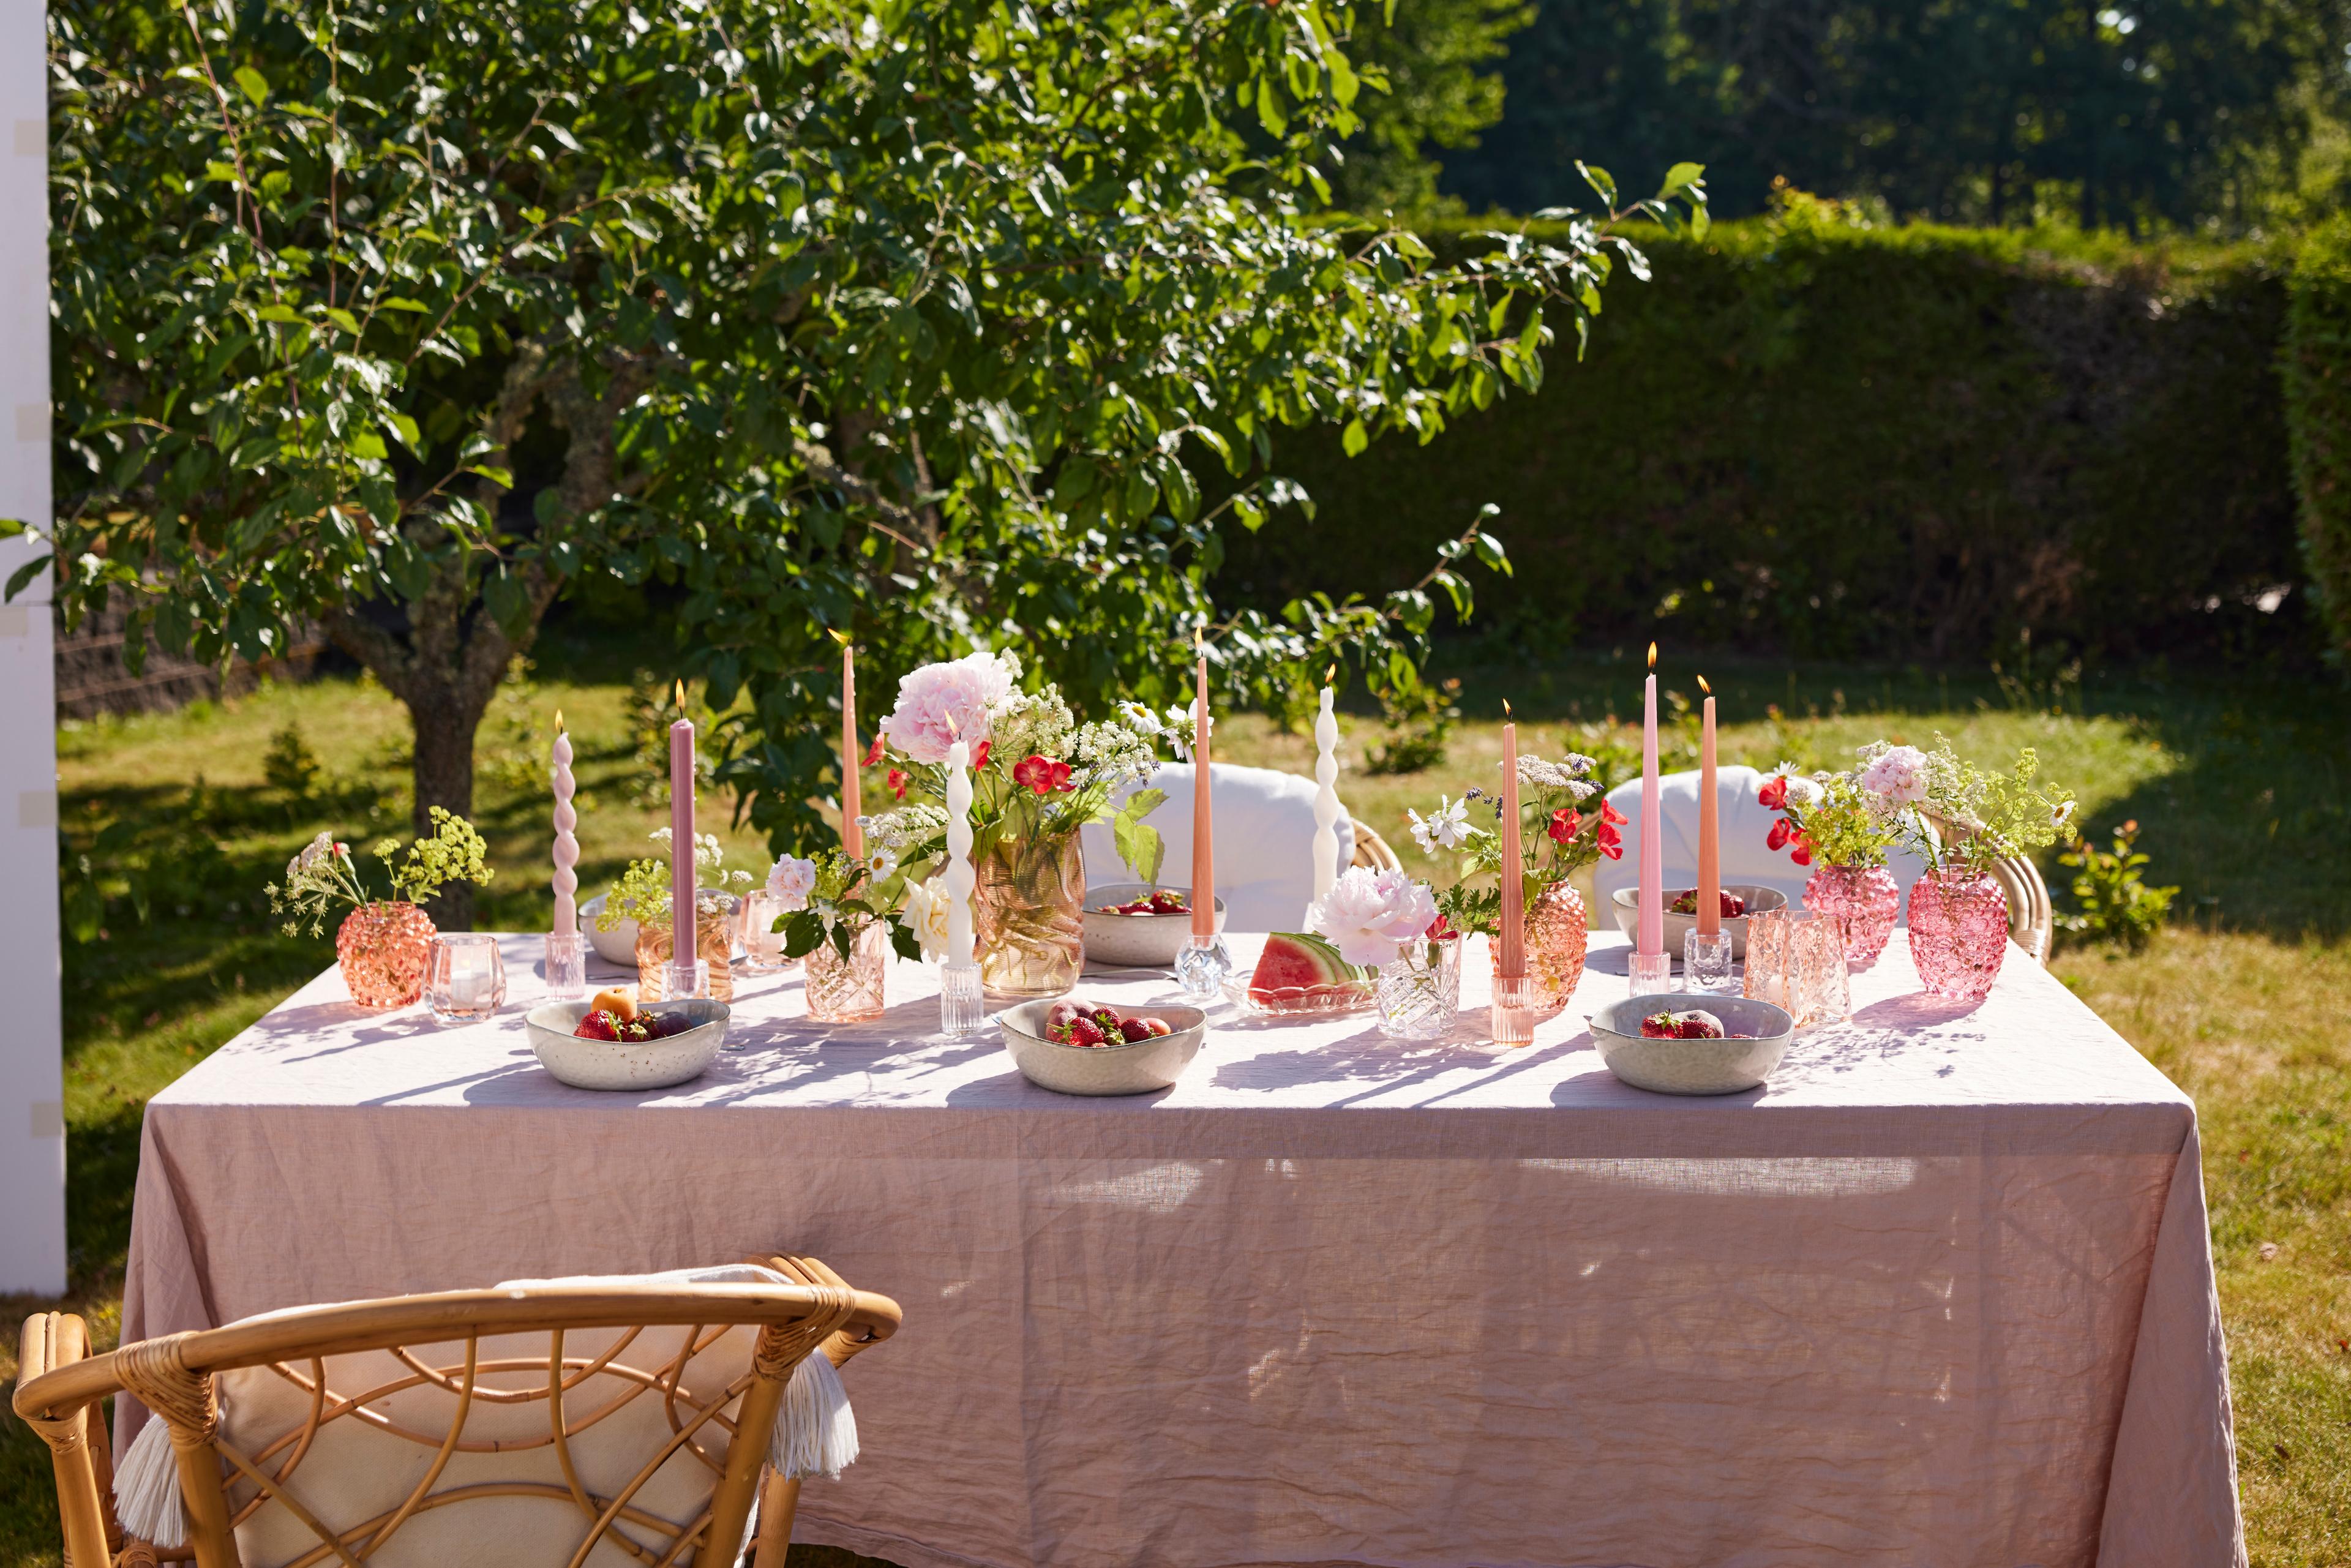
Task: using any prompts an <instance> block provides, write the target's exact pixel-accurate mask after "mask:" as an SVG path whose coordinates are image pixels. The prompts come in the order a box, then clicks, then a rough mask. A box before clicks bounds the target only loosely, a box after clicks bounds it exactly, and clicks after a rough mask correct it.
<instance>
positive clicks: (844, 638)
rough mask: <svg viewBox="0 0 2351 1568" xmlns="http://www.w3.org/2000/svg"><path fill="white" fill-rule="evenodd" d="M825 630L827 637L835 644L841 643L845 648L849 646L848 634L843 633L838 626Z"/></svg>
mask: <svg viewBox="0 0 2351 1568" xmlns="http://www.w3.org/2000/svg"><path fill="white" fill-rule="evenodd" d="M824 630H825V635H827V636H829V637H831V639H832V640H833V641H834V642H836V643H840V644H841V646H842V647H844V648H846V647H848V646H849V633H848V632H844V631H842V630H841V628H840V627H838V626H828V627H826V628H825V629H824Z"/></svg>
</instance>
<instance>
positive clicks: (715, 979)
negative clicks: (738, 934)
mask: <svg viewBox="0 0 2351 1568" xmlns="http://www.w3.org/2000/svg"><path fill="white" fill-rule="evenodd" d="M737 902H738V901H737V899H736V897H735V895H734V894H731V893H720V894H710V893H705V894H702V896H701V897H699V898H697V899H695V904H694V925H695V931H694V956H695V957H697V958H699V959H702V960H703V961H704V962H705V963H707V964H708V965H709V966H710V998H711V1000H713V1001H719V1002H731V1001H733V1000H734V999H735V969H734V966H733V964H732V963H731V962H730V959H731V958H732V956H733V955H734V952H735V926H736V924H737ZM672 946H673V944H672V943H671V941H670V929H669V923H668V922H667V921H663V922H662V923H660V924H659V925H653V924H651V923H649V922H646V921H639V922H638V923H637V1000H638V1001H640V1002H657V1001H660V1000H662V999H663V998H664V997H666V996H667V995H668V994H669V980H668V973H667V971H668V967H669V960H670V952H671V948H672Z"/></svg>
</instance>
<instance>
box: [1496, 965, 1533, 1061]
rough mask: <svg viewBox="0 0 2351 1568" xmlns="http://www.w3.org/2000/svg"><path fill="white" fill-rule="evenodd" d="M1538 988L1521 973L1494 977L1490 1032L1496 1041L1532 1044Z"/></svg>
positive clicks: (1505, 1043)
mask: <svg viewBox="0 0 2351 1568" xmlns="http://www.w3.org/2000/svg"><path fill="white" fill-rule="evenodd" d="M1540 1004H1541V988H1540V987H1539V986H1538V985H1537V983H1536V982H1535V981H1534V980H1532V979H1531V978H1530V977H1527V976H1525V975H1497V976H1495V977H1494V1005H1493V1012H1492V1034H1493V1037H1494V1043H1495V1044H1496V1045H1532V1044H1533V1043H1534V1040H1535V1019H1536V1017H1537V1016H1538V1015H1539V1014H1540V1013H1541V1010H1542V1009H1541V1005H1540Z"/></svg>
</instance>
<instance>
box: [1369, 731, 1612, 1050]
mask: <svg viewBox="0 0 2351 1568" xmlns="http://www.w3.org/2000/svg"><path fill="white" fill-rule="evenodd" d="M1594 766H1595V764H1594V763H1593V759H1592V758H1589V757H1583V756H1579V755H1577V754H1576V753H1574V752H1570V753H1568V754H1567V755H1566V756H1565V757H1563V758H1561V759H1560V760H1559V761H1557V762H1549V761H1545V760H1544V759H1543V758H1540V757H1536V756H1533V755H1531V754H1529V755H1525V756H1521V757H1520V758H1519V821H1518V822H1517V824H1516V828H1517V831H1518V833H1519V842H1520V863H1521V864H1522V865H1523V866H1524V868H1525V872H1524V875H1525V895H1526V896H1525V909H1526V957H1527V990H1528V994H1529V996H1530V998H1531V1003H1532V1006H1533V1008H1534V1009H1535V1011H1536V1013H1537V1014H1538V1015H1539V1016H1541V1017H1543V1018H1549V1017H1551V1016H1552V1015H1553V1014H1555V1013H1557V1012H1558V1011H1559V1010H1560V1009H1562V1008H1563V1007H1565V1006H1566V1005H1567V1001H1568V998H1570V997H1572V996H1573V995H1574V994H1575V986H1576V981H1577V980H1578V979H1579V978H1580V977H1582V975H1583V955H1584V949H1585V946H1586V945H1587V944H1588V943H1589V941H1590V939H1591V933H1590V921H1589V919H1588V917H1587V916H1586V915H1585V912H1584V907H1583V894H1580V893H1578V892H1577V891H1576V890H1575V887H1574V885H1573V883H1571V882H1570V881H1569V880H1568V879H1569V878H1570V877H1572V876H1573V875H1574V873H1576V872H1578V871H1580V870H1581V869H1583V867H1585V866H1587V865H1590V864H1592V863H1593V862H1594V861H1596V860H1598V859H1600V858H1601V857H1602V856H1606V857H1607V858H1608V859H1610V860H1618V859H1622V858H1623V856H1624V853H1625V843H1624V839H1623V837H1622V835H1621V834H1620V833H1619V832H1618V830H1619V829H1621V828H1622V827H1623V826H1624V825H1625V819H1624V817H1623V816H1622V815H1621V814H1619V813H1618V811H1617V810H1616V809H1615V808H1614V806H1611V805H1610V804H1608V802H1607V801H1606V800H1601V801H1600V802H1599V810H1595V811H1591V812H1586V811H1584V810H1583V807H1584V806H1585V805H1587V804H1589V803H1590V802H1591V801H1592V800H1593V797H1594V796H1596V795H1598V794H1599V792H1600V791H1599V787H1598V786H1597V785H1595V784H1593V782H1592V781H1591V778H1590V775H1591V772H1592V770H1593V767H1594ZM1473 806H1475V807H1479V808H1481V809H1483V810H1485V811H1487V812H1489V813H1490V814H1491V815H1492V817H1493V818H1494V825H1493V826H1492V827H1490V828H1489V827H1485V826H1482V825H1480V824H1479V823H1478V822H1476V821H1472V819H1471V808H1472V807H1473ZM1406 815H1407V816H1408V817H1410V819H1411V821H1412V837H1413V841H1414V842H1415V843H1416V844H1418V845H1419V846H1420V847H1421V849H1422V851H1423V852H1426V853H1428V854H1432V855H1433V854H1438V853H1441V852H1452V853H1457V854H1458V855H1459V856H1460V857H1461V878H1460V880H1459V881H1458V882H1456V883H1453V885H1451V886H1450V887H1447V888H1445V889H1443V890H1441V891H1440V892H1439V893H1438V894H1437V912H1438V914H1439V915H1441V916H1442V917H1443V920H1444V924H1445V925H1446V927H1447V929H1448V930H1451V931H1454V932H1458V933H1459V934H1461V935H1463V936H1468V934H1469V933H1471V932H1473V931H1474V932H1483V933H1485V934H1486V936H1487V938H1488V946H1487V952H1488V956H1489V958H1490V959H1491V960H1492V961H1493V962H1494V963H1496V964H1499V963H1500V961H1501V951H1500V944H1499V942H1496V941H1494V940H1493V938H1494V937H1496V936H1499V933H1500V931H1501V925H1502V893H1501V886H1500V882H1499V878H1500V875H1501V870H1502V858H1503V845H1504V840H1503V838H1502V831H1503V824H1502V821H1501V816H1502V801H1501V797H1500V796H1499V794H1496V793H1489V792H1488V791H1485V790H1481V789H1471V790H1470V791H1469V792H1468V794H1467V795H1465V796H1463V797H1462V799H1460V800H1444V799H1442V798H1440V799H1439V800H1438V802H1437V810H1435V811H1433V812H1431V813H1430V814H1429V815H1428V816H1426V817H1423V816H1422V815H1421V814H1420V813H1419V812H1417V811H1408V812H1407V813H1406Z"/></svg>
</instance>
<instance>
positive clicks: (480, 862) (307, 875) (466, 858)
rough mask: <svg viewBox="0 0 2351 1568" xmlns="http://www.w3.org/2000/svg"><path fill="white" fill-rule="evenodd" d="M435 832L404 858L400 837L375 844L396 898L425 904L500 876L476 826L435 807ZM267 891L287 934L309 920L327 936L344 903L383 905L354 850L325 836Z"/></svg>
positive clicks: (432, 815)
mask: <svg viewBox="0 0 2351 1568" xmlns="http://www.w3.org/2000/svg"><path fill="white" fill-rule="evenodd" d="M429 820H430V821H431V822H432V824H433V831H432V832H430V833H427V834H425V835H423V836H422V837H420V838H417V839H415V840H413V841H411V842H410V843H409V845H408V849H407V853H406V854H405V856H403V855H402V852H401V843H400V841H399V840H398V839H396V838H392V839H380V840H378V841H377V842H376V846H375V855H376V858H377V859H378V860H380V861H381V862H383V863H384V870H385V872H386V873H387V876H388V880H389V881H390V883H391V884H392V896H393V897H394V898H397V899H402V900H405V901H407V902H409V903H412V904H422V903H423V902H424V901H425V900H427V899H429V898H431V897H433V896H434V894H438V893H439V892H441V891H442V889H444V888H446V887H449V886H452V885H454V884H455V883H470V884H471V885H473V886H475V887H484V886H487V885H488V884H489V882H490V880H491V879H492V878H493V877H495V876H496V875H497V873H496V871H495V870H493V869H492V868H491V867H490V866H489V865H488V864H487V863H486V860H485V856H486V853H487V851H488V846H487V845H486V844H485V843H483V841H482V835H481V834H479V833H477V832H475V831H474V824H473V823H471V822H469V821H465V818H463V817H460V816H458V815H457V814H456V813H455V812H453V811H449V810H444V809H443V808H441V807H439V806H435V807H434V808H433V809H432V811H431V813H430V816H429ZM263 891H264V892H265V893H266V894H268V895H269V907H270V909H271V910H272V911H273V912H275V913H277V914H278V915H286V916H287V917H288V918H287V921H286V923H285V925H284V926H283V927H282V929H283V930H284V931H285V933H286V935H287V936H295V935H298V933H299V932H300V931H301V929H302V926H303V925H304V924H305V923H306V922H307V923H308V925H309V928H310V935H311V936H323V935H325V933H326V925H327V916H328V915H330V914H332V913H333V912H334V911H335V910H336V909H338V908H340V907H342V906H344V905H347V904H348V905H350V906H351V907H353V908H358V907H360V906H362V905H365V904H374V903H377V902H379V900H378V899H377V897H376V895H375V894H372V893H371V892H370V891H369V890H368V886H367V883H366V882H365V881H364V880H363V879H362V878H361V877H360V872H359V867H358V865H357V864H356V863H355V862H354V860H353V858H352V855H351V847H350V845H349V844H347V843H342V842H340V841H337V839H336V838H335V836H334V835H333V834H332V833H328V832H321V833H319V836H318V837H317V838H315V839H312V840H311V841H309V842H308V843H307V844H305V845H304V846H303V847H302V850H301V852H300V853H298V854H297V855H296V856H295V857H294V858H293V859H292V860H290V861H288V862H286V878H285V881H284V882H282V883H275V882H273V883H269V884H268V885H267V886H266V888H264V889H263Z"/></svg>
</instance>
